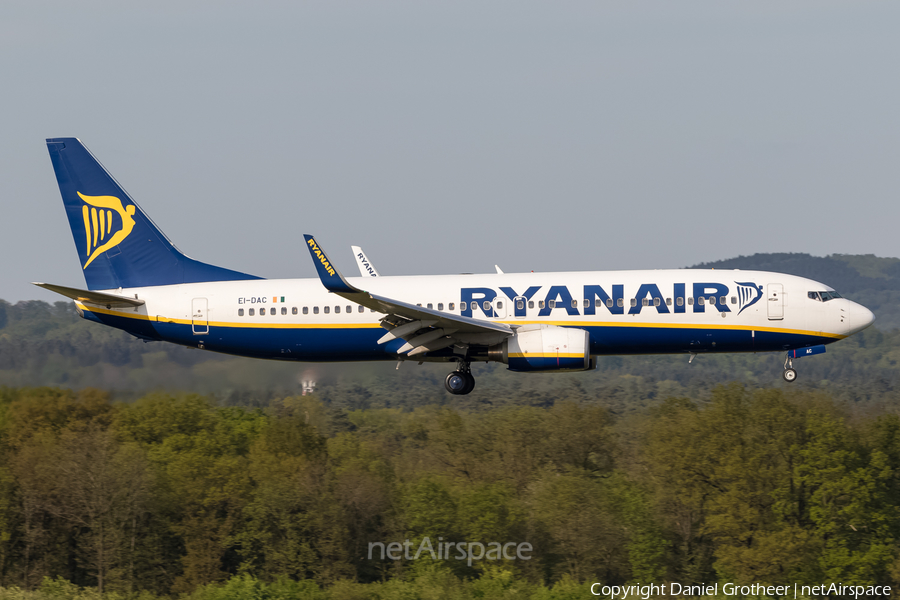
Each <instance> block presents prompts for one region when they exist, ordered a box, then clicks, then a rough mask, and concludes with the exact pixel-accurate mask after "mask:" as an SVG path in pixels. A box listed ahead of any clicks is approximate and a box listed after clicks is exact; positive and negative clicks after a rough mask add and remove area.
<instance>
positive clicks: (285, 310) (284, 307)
mask: <svg viewBox="0 0 900 600" xmlns="http://www.w3.org/2000/svg"><path fill="white" fill-rule="evenodd" d="M294 310H297V309H296V308H295V309H294ZM281 314H283V315H286V314H287V306H282V307H281Z"/></svg>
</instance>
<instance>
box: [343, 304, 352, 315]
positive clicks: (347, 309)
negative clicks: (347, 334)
mask: <svg viewBox="0 0 900 600" xmlns="http://www.w3.org/2000/svg"><path fill="white" fill-rule="evenodd" d="M344 312H346V313H347V314H350V313H352V312H353V307H352V306H348V307H347V308H345V309H344Z"/></svg>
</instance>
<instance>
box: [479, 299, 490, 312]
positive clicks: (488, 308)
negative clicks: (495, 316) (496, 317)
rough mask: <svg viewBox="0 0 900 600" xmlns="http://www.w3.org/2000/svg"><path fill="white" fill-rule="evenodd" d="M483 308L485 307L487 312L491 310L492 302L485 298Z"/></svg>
mask: <svg viewBox="0 0 900 600" xmlns="http://www.w3.org/2000/svg"><path fill="white" fill-rule="evenodd" d="M481 308H483V309H484V312H487V311H489V310H491V303H490V302H488V301H487V300H485V301H484V302H482V303H481Z"/></svg>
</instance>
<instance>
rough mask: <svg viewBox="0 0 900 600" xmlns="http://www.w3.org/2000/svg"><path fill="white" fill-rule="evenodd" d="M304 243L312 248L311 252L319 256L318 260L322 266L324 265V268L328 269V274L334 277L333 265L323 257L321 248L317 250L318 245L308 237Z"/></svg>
mask: <svg viewBox="0 0 900 600" xmlns="http://www.w3.org/2000/svg"><path fill="white" fill-rule="evenodd" d="M306 243H307V244H309V247H310V248H312V251H313V253H314V254H315V255H316V256H317V257H318V258H319V262H321V263H322V266H323V267H325V270H326V271H328V274H329V275H331V276H332V277H334V267H332V266H331V263H330V262H328V259H327V258H325V254H324V253H323V252H322V251H321V250H319V245H318V244H316V241H315V240H314V239H312V238H310V239H309V240H307V242H306Z"/></svg>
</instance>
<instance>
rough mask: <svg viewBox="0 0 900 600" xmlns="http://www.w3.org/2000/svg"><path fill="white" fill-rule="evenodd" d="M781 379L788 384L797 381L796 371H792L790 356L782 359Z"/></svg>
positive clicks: (792, 360) (792, 365) (792, 364)
mask: <svg viewBox="0 0 900 600" xmlns="http://www.w3.org/2000/svg"><path fill="white" fill-rule="evenodd" d="M782 377H784V380H785V381H787V382H788V383H794V381H796V380H797V371H795V370H794V359H793V358H791V356H790V354H788V355H787V356H785V357H784V373H783V374H782Z"/></svg>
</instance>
